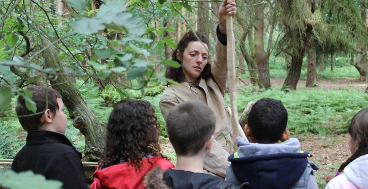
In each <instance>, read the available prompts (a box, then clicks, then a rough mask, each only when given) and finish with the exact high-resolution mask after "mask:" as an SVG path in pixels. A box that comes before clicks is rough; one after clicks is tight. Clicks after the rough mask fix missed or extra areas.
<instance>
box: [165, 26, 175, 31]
mask: <svg viewBox="0 0 368 189" xmlns="http://www.w3.org/2000/svg"><path fill="white" fill-rule="evenodd" d="M166 31H171V32H175V31H176V30H175V29H174V28H171V27H167V28H166Z"/></svg>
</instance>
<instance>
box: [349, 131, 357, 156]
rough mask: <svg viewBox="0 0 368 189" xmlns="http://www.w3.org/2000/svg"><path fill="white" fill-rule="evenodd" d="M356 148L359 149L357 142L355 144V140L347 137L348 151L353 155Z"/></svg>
mask: <svg viewBox="0 0 368 189" xmlns="http://www.w3.org/2000/svg"><path fill="white" fill-rule="evenodd" d="M358 148H359V144H358V142H357V141H355V140H354V139H353V137H351V136H350V135H349V150H350V152H351V153H352V154H354V153H355V151H356V150H357V149H358Z"/></svg>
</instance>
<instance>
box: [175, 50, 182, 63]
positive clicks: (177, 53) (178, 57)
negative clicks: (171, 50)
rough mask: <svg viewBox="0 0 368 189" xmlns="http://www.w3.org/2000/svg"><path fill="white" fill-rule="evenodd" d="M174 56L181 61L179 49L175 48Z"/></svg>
mask: <svg viewBox="0 0 368 189" xmlns="http://www.w3.org/2000/svg"><path fill="white" fill-rule="evenodd" d="M176 58H177V59H178V60H180V61H183V57H182V55H181V53H180V51H179V50H176Z"/></svg>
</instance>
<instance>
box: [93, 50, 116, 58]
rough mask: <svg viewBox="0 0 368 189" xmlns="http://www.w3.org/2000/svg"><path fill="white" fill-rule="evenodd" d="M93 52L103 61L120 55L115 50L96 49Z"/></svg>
mask: <svg viewBox="0 0 368 189" xmlns="http://www.w3.org/2000/svg"><path fill="white" fill-rule="evenodd" d="M93 52H94V53H96V54H97V55H98V56H99V57H100V58H101V59H105V58H107V57H109V56H111V55H113V54H116V53H118V52H117V51H116V50H113V49H95V50H94V51H93Z"/></svg>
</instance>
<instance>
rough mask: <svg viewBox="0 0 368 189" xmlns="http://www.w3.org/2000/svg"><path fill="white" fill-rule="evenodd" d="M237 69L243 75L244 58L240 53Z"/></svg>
mask: <svg viewBox="0 0 368 189" xmlns="http://www.w3.org/2000/svg"><path fill="white" fill-rule="evenodd" d="M239 69H240V73H241V74H245V65H244V56H243V53H241V52H240V53H239ZM237 73H238V72H237Z"/></svg>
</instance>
